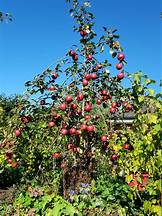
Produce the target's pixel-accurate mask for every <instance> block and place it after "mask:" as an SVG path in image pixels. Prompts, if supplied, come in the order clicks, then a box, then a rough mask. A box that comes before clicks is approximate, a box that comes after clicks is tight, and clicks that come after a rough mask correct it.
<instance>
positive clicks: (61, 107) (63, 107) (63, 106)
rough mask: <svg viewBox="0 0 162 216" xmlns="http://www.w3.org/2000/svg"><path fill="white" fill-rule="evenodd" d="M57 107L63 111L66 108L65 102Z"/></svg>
mask: <svg viewBox="0 0 162 216" xmlns="http://www.w3.org/2000/svg"><path fill="white" fill-rule="evenodd" d="M59 108H60V110H62V111H65V110H66V104H65V103H62V104H60V106H59Z"/></svg>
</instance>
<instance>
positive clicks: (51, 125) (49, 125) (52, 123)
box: [48, 121, 56, 128]
mask: <svg viewBox="0 0 162 216" xmlns="http://www.w3.org/2000/svg"><path fill="white" fill-rule="evenodd" d="M55 125H56V124H55V122H54V121H50V122H48V127H50V128H51V127H54V126H55Z"/></svg>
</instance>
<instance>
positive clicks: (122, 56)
mask: <svg viewBox="0 0 162 216" xmlns="http://www.w3.org/2000/svg"><path fill="white" fill-rule="evenodd" d="M124 58H125V55H124V53H119V54H118V60H119V61H123V60H124Z"/></svg>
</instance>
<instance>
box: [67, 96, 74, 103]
mask: <svg viewBox="0 0 162 216" xmlns="http://www.w3.org/2000/svg"><path fill="white" fill-rule="evenodd" d="M65 100H66V102H67V103H71V102H72V101H73V98H72V96H71V95H67V96H66V97H65Z"/></svg>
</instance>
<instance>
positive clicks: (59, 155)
mask: <svg viewBox="0 0 162 216" xmlns="http://www.w3.org/2000/svg"><path fill="white" fill-rule="evenodd" d="M52 157H53V158H55V159H58V158H61V157H62V154H61V153H60V152H56V153H54V154H53V155H52Z"/></svg>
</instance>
